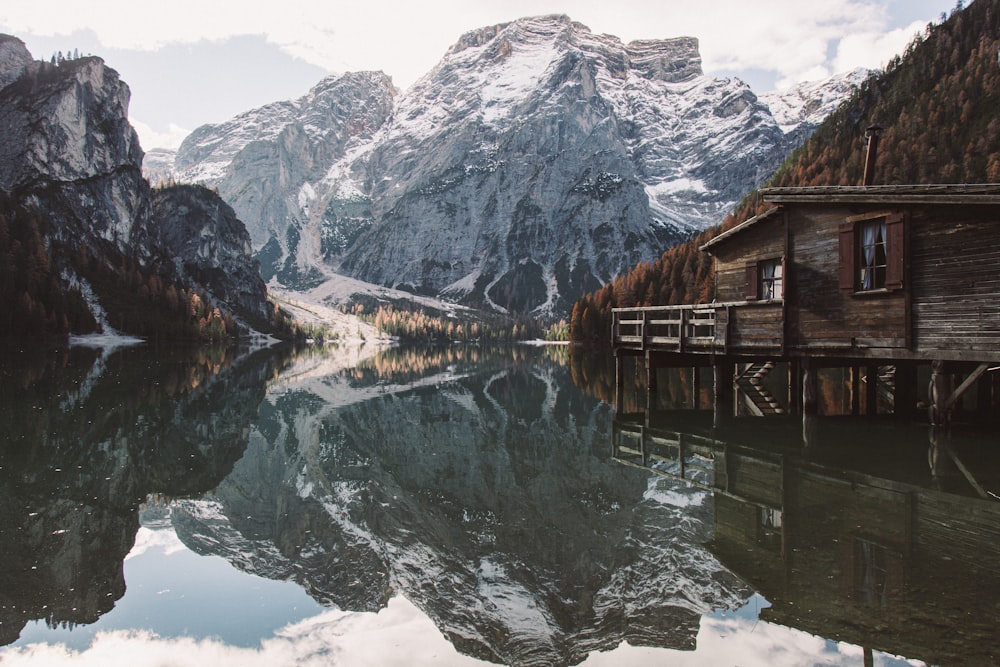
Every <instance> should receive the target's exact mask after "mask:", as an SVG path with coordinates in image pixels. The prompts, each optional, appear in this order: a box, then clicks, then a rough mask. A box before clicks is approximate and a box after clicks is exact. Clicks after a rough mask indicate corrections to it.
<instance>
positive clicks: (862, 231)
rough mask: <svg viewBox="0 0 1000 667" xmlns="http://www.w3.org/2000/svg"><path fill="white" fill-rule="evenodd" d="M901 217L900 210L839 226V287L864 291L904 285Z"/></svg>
mask: <svg viewBox="0 0 1000 667" xmlns="http://www.w3.org/2000/svg"><path fill="white" fill-rule="evenodd" d="M903 220H904V218H903V215H902V214H901V213H895V214H891V215H880V216H878V217H872V218H866V219H862V220H859V221H857V222H847V223H845V224H842V225H841V226H840V229H839V239H838V248H839V251H838V254H839V260H840V272H839V284H840V289H842V290H849V291H852V292H866V291H875V290H897V289H902V288H903V277H904V276H903V274H904V272H905V266H906V264H905V247H906V235H905V225H904V224H903Z"/></svg>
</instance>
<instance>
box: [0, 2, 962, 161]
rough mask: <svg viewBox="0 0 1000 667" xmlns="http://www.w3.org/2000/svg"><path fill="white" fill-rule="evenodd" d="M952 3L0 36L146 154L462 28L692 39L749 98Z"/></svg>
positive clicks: (72, 6)
mask: <svg viewBox="0 0 1000 667" xmlns="http://www.w3.org/2000/svg"><path fill="white" fill-rule="evenodd" d="M954 6H955V2H954V1H953V0H821V1H819V2H810V1H808V0H752V1H748V0H684V1H683V2H682V1H679V0H615V1H614V2H611V1H609V0H503V2H500V1H498V0H423V1H422V2H413V1H412V0H362V1H359V0H351V2H345V1H344V0H324V1H320V0H279V1H274V0H271V1H263V0H240V1H239V2H235V1H232V0H170V2H163V3H144V2H142V3H139V2H135V1H134V0H90V1H88V2H81V1H80V0H46V1H45V2H31V1H30V0H7V1H6V2H3V3H2V6H0V32H2V33H7V34H12V35H15V36H17V37H19V38H21V39H22V40H24V42H25V43H26V44H27V46H28V49H29V50H30V51H31V53H32V55H33V56H34V57H35V58H38V59H46V60H47V59H49V58H50V57H51V56H52V55H53V54H55V53H56V52H57V51H62V52H64V53H67V52H71V51H73V50H74V49H78V50H79V52H80V53H81V54H93V55H98V56H101V57H102V58H104V60H105V61H106V62H107V63H108V65H110V66H111V67H113V68H114V69H116V70H117V71H118V72H119V74H120V75H121V78H122V79H123V80H124V81H125V82H126V83H128V84H129V87H130V88H131V90H132V102H131V107H130V114H129V117H130V120H131V121H132V124H133V125H134V126H135V127H136V130H137V131H138V132H139V136H140V141H141V143H142V146H143V148H144V149H146V150H148V149H150V148H155V147H167V148H174V147H176V146H177V145H179V144H180V141H181V140H182V139H183V138H184V136H186V135H187V134H188V133H189V132H190V131H191V130H193V129H195V128H196V127H198V126H199V125H202V124H205V123H218V122H221V121H224V120H226V119H228V118H231V117H232V116H234V115H236V114H237V113H240V112H242V111H246V110H248V109H251V108H254V107H257V106H261V105H263V104H267V103H268V102H273V101H276V100H283V99H292V98H296V97H299V96H301V95H303V94H304V93H305V92H307V91H308V90H309V88H311V87H312V86H313V85H314V84H316V83H317V82H318V81H319V80H320V79H322V78H323V77H324V76H327V75H329V74H334V73H342V72H347V71H358V70H381V71H383V72H385V73H386V74H388V75H390V76H391V77H392V79H393V83H394V84H395V85H396V86H397V87H398V88H400V89H406V88H407V87H408V86H410V85H411V84H412V83H413V82H414V81H416V80H417V79H419V78H420V77H421V76H423V75H424V74H426V73H427V72H428V71H430V70H431V68H433V67H434V65H435V64H436V63H437V62H438V61H439V60H440V59H441V57H442V56H443V55H444V54H445V52H446V51H447V50H448V47H450V46H451V45H452V44H454V43H455V42H457V41H458V39H459V37H461V35H462V34H464V33H465V32H468V31H469V30H474V29H476V28H481V27H485V26H489V25H494V24H497V23H502V22H506V21H512V20H515V19H517V18H520V17H523V16H536V15H542V14H566V15H568V16H570V17H571V18H572V19H573V20H575V21H578V22H580V23H583V24H584V25H586V26H587V27H589V28H590V30H591V31H592V32H595V33H605V34H610V35H614V36H616V37H619V38H621V39H622V41H624V42H629V41H632V40H635V39H665V38H671V37H679V36H693V37H697V38H698V40H699V44H700V49H701V55H702V66H703V69H704V70H705V73H706V74H708V75H710V76H718V77H732V76H736V77H739V78H741V79H743V80H744V81H746V82H747V83H749V84H750V86H751V88H752V89H753V90H754V91H755V92H756V93H758V94H760V93H765V92H769V91H772V90H778V89H782V88H786V87H788V86H790V85H792V84H794V83H797V82H799V81H813V80H817V79H823V78H826V77H828V76H831V75H833V74H838V73H841V72H846V71H849V70H851V69H854V68H855V67H867V68H878V67H881V66H883V65H884V64H885V63H886V62H887V61H888V60H889V59H890V58H891V57H892V56H893V55H894V54H896V53H899V52H901V51H902V50H903V49H904V48H905V47H906V45H907V44H908V43H909V42H910V40H911V39H912V38H913V36H914V35H915V34H917V33H918V32H921V31H922V30H924V28H925V26H926V24H927V22H928V21H934V22H939V21H940V18H941V15H942V14H945V15H947V14H949V13H950V12H951V10H952V9H953V8H954Z"/></svg>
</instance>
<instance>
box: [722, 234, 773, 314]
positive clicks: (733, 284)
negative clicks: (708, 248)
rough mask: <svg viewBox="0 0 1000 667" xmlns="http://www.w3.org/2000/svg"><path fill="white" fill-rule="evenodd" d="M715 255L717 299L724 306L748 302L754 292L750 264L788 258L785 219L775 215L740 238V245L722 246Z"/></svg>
mask: <svg viewBox="0 0 1000 667" xmlns="http://www.w3.org/2000/svg"><path fill="white" fill-rule="evenodd" d="M713 256H714V257H715V300H716V301H718V302H721V303H727V302H733V301H744V300H746V298H747V293H748V291H751V289H750V287H751V286H749V285H747V265H748V264H754V263H757V262H760V261H761V260H765V259H778V258H781V257H784V256H785V237H784V232H783V221H782V217H781V216H775V217H773V218H771V219H769V220H765V221H764V222H762V223H761V224H759V225H756V226H755V227H754V228H753V229H748V230H747V231H746V232H745V233H743V234H741V235H740V241H739V243H729V244H726V245H723V246H720V247H719V250H718V251H717V252H715V251H713ZM752 291H754V292H755V291H756V290H752Z"/></svg>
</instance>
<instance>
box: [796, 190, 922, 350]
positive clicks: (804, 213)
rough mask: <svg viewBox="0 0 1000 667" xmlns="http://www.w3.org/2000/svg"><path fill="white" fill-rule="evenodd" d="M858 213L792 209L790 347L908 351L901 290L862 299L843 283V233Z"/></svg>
mask: <svg viewBox="0 0 1000 667" xmlns="http://www.w3.org/2000/svg"><path fill="white" fill-rule="evenodd" d="M859 212H861V211H859V210H858V209H854V208H850V207H846V206H839V207H824V206H793V207H789V210H788V212H787V215H788V217H789V239H790V240H789V245H790V246H791V252H790V253H789V255H790V261H789V262H788V275H787V277H786V281H787V285H786V287H785V299H786V301H787V315H786V317H787V318H788V325H789V326H788V341H787V344H788V345H789V346H793V347H798V348H810V347H824V346H827V347H833V348H837V347H849V346H851V344H852V343H853V344H854V345H856V346H857V347H858V348H886V347H888V348H905V347H906V344H907V321H906V319H907V318H906V298H905V293H904V292H903V291H902V290H896V291H892V292H881V293H873V294H863V293H858V292H853V291H849V290H842V289H841V288H840V283H839V272H840V256H839V229H840V226H841V225H842V224H843V223H845V222H846V221H847V219H848V218H849V217H851V216H853V215H856V214H858V213H859Z"/></svg>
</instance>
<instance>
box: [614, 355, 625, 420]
mask: <svg viewBox="0 0 1000 667" xmlns="http://www.w3.org/2000/svg"><path fill="white" fill-rule="evenodd" d="M624 363H625V362H624V361H623V360H622V354H621V351H620V350H615V412H616V413H617V414H619V415H620V414H623V413H624V412H625V368H624Z"/></svg>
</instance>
